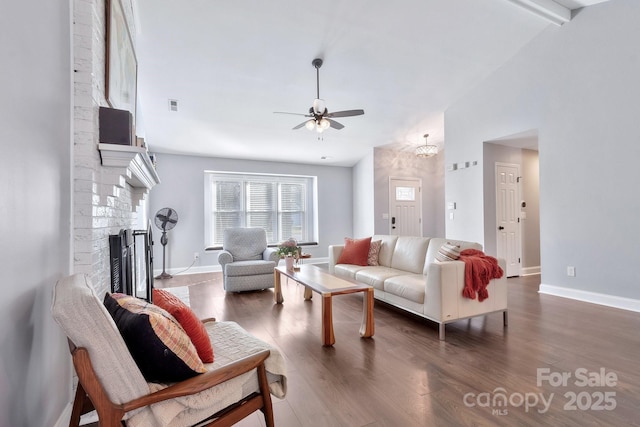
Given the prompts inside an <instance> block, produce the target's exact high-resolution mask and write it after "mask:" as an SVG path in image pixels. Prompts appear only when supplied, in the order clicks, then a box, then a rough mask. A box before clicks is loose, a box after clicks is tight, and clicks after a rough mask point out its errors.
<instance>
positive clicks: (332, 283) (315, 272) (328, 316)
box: [273, 265, 374, 346]
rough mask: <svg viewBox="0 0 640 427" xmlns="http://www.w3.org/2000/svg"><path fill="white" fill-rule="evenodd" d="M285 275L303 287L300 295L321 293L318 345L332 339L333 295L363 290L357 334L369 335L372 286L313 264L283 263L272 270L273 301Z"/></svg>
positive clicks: (277, 298) (328, 343)
mask: <svg viewBox="0 0 640 427" xmlns="http://www.w3.org/2000/svg"><path fill="white" fill-rule="evenodd" d="M283 275H284V276H286V277H288V278H290V279H292V280H295V281H296V282H298V283H300V284H301V285H303V286H304V287H305V289H304V299H305V301H308V300H310V299H311V296H312V292H317V293H319V294H320V295H322V345H325V346H331V345H333V344H335V342H336V339H335V337H334V335H333V313H332V299H331V298H332V297H333V296H335V295H344V294H353V293H356V292H363V293H364V298H363V307H362V324H361V326H360V336H361V337H363V338H368V337H372V336H373V329H374V327H373V287H372V286H369V285H364V284H361V283H354V282H350V281H348V280H345V279H341V278H339V277H336V276H334V275H332V274H329V273H327V272H326V271H324V270H322V269H321V268H318V267H316V266H315V265H301V266H300V267H299V269H296V270H287V268H286V267H285V266H281V267H276V268H275V269H274V270H273V278H274V284H275V292H274V295H273V298H274V300H275V302H276V303H277V304H282V303H283V302H284V298H283V297H282V286H281V278H282V276H283Z"/></svg>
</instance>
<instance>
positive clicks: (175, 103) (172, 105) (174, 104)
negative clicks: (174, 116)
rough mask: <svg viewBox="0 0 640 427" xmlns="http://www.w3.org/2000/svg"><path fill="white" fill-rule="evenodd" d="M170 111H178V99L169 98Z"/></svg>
mask: <svg viewBox="0 0 640 427" xmlns="http://www.w3.org/2000/svg"><path fill="white" fill-rule="evenodd" d="M169 111H178V100H177V99H170V100H169Z"/></svg>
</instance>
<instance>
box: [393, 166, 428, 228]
mask: <svg viewBox="0 0 640 427" xmlns="http://www.w3.org/2000/svg"><path fill="white" fill-rule="evenodd" d="M421 187H422V185H421V181H420V179H418V178H404V179H400V178H389V230H390V234H393V235H396V236H419V237H422V192H421V191H420V190H421Z"/></svg>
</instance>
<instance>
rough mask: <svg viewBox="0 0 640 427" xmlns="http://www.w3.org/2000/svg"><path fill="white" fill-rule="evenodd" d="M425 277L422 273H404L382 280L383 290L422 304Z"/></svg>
mask: <svg viewBox="0 0 640 427" xmlns="http://www.w3.org/2000/svg"><path fill="white" fill-rule="evenodd" d="M425 289H426V278H425V276H424V275H422V274H406V275H402V276H394V277H390V278H388V279H387V280H385V281H384V291H385V292H386V293H387V294H393V295H397V296H399V297H402V298H404V299H408V300H409V301H413V302H416V303H418V304H424V292H425Z"/></svg>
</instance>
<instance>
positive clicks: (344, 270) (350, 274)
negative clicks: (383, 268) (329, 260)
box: [334, 264, 367, 280]
mask: <svg viewBox="0 0 640 427" xmlns="http://www.w3.org/2000/svg"><path fill="white" fill-rule="evenodd" d="M363 268H367V267H364V266H362V265H353V264H338V265H336V266H335V269H334V274H335V275H336V276H340V277H345V278H347V279H352V280H355V279H356V273H357V272H358V271H360V270H362V269H363Z"/></svg>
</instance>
